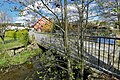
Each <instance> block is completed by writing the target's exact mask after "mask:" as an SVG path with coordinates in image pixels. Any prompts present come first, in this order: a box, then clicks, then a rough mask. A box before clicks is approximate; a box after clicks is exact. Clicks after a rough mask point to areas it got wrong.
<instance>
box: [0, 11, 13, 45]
mask: <svg viewBox="0 0 120 80" xmlns="http://www.w3.org/2000/svg"><path fill="white" fill-rule="evenodd" d="M10 21H11V18H10V16H9V15H8V14H6V13H5V12H4V11H0V38H1V39H2V43H4V37H5V30H6V26H7V25H8V23H9V22H10Z"/></svg>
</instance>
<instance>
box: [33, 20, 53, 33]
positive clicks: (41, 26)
mask: <svg viewBox="0 0 120 80" xmlns="http://www.w3.org/2000/svg"><path fill="white" fill-rule="evenodd" d="M52 27H53V23H52V22H51V21H50V20H47V19H46V18H41V19H38V21H37V22H36V23H35V24H34V25H33V28H34V29H35V30H36V31H39V32H50V31H51V30H52Z"/></svg>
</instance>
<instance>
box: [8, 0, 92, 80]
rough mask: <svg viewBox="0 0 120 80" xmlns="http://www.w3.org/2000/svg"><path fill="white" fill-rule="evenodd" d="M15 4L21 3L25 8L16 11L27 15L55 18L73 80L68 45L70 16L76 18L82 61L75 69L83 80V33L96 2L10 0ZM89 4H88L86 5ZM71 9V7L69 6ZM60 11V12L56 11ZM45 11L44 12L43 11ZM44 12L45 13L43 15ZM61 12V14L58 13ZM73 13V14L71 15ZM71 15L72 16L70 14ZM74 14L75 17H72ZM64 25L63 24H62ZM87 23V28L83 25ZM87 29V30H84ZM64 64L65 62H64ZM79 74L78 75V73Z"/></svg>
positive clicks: (70, 76) (69, 74) (69, 75)
mask: <svg viewBox="0 0 120 80" xmlns="http://www.w3.org/2000/svg"><path fill="white" fill-rule="evenodd" d="M9 1H11V2H14V3H16V2H17V3H19V4H20V5H21V6H22V7H23V6H24V8H17V7H15V8H14V9H15V10H17V11H20V12H22V13H24V16H25V15H29V14H32V15H35V14H37V15H38V16H41V17H43V18H45V19H46V20H48V19H47V17H52V18H55V22H53V24H55V25H56V26H57V27H59V28H60V30H61V31H62V32H63V34H64V35H63V41H64V53H65V56H64V58H65V63H66V64H67V67H65V68H66V69H67V75H68V77H67V79H68V80H72V79H73V77H74V76H73V73H74V72H73V68H72V67H73V64H72V62H73V61H72V59H71V57H70V55H71V52H70V48H69V45H68V39H69V37H68V23H69V22H70V20H69V17H70V16H68V15H71V17H73V18H72V19H75V17H74V15H75V16H76V18H77V20H76V21H78V23H77V24H78V58H79V57H80V58H81V60H80V61H78V63H77V61H76V63H77V64H75V67H76V66H77V67H78V68H77V70H78V72H79V69H80V70H81V75H82V80H83V74H84V51H83V49H84V45H83V39H84V34H83V31H84V29H85V28H86V27H87V26H88V19H89V15H88V14H89V4H91V3H92V2H93V1H94V0H87V1H86V0H80V1H78V0H74V1H75V3H73V2H71V1H69V2H68V0H30V1H29V0H24V1H22V0H9ZM86 3H87V4H86ZM69 4H70V5H71V4H73V5H74V4H75V5H76V7H74V8H75V11H76V12H75V11H74V10H69V9H68V6H69ZM69 7H70V6H69ZM56 9H58V10H56ZM42 10H43V11H42ZM44 10H45V11H44ZM59 10H60V12H59ZM43 12H44V13H43ZM58 12H59V13H58ZM71 12H72V13H71ZM70 13H71V14H70ZM75 13H76V14H75ZM72 14H74V15H72ZM61 23H62V24H61ZM84 23H85V26H83V24H84ZM84 27H85V28H84ZM63 62H64V61H63ZM62 67H63V66H62ZM77 74H78V73H77ZM77 79H80V76H78V77H77Z"/></svg>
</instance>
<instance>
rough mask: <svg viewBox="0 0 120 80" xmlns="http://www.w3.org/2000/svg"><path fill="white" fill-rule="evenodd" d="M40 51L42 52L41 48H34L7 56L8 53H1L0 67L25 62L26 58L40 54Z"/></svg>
mask: <svg viewBox="0 0 120 80" xmlns="http://www.w3.org/2000/svg"><path fill="white" fill-rule="evenodd" d="M41 52H42V51H41V49H35V50H32V51H28V50H25V51H23V52H21V53H19V54H18V55H16V56H13V57H11V56H9V55H8V53H5V54H1V55H0V67H3V66H4V67H7V66H9V65H18V64H22V63H25V62H26V61H27V59H28V58H30V57H32V56H34V55H37V54H40V53H41Z"/></svg>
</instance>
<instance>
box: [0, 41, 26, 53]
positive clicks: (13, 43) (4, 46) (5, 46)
mask: <svg viewBox="0 0 120 80" xmlns="http://www.w3.org/2000/svg"><path fill="white" fill-rule="evenodd" d="M18 45H19V46H20V45H24V44H23V43H22V42H21V41H20V40H17V41H11V42H8V43H5V44H2V43H1V45H0V51H3V50H6V49H8V48H11V47H15V46H18Z"/></svg>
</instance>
